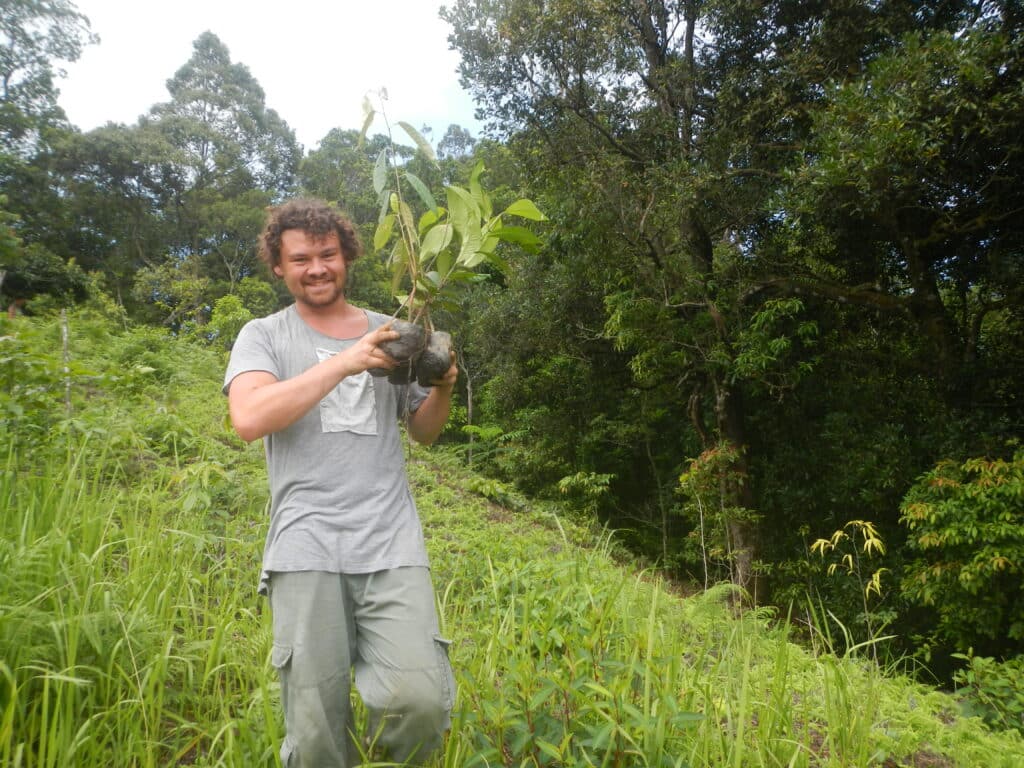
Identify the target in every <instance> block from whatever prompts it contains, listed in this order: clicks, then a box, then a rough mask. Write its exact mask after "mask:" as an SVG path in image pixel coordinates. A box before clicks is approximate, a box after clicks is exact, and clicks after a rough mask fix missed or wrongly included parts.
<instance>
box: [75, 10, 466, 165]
mask: <svg viewBox="0 0 1024 768" xmlns="http://www.w3.org/2000/svg"><path fill="white" fill-rule="evenodd" d="M74 4H75V5H76V6H77V7H78V9H79V11H81V13H83V14H84V15H85V16H87V17H88V18H89V21H90V22H91V24H92V29H93V32H95V33H97V34H98V35H99V36H100V42H99V44H97V45H91V46H88V47H86V49H85V51H84V52H83V54H82V57H81V58H80V59H79V60H78V61H77V62H75V63H74V64H70V65H65V69H66V70H67V73H68V75H67V77H66V78H64V79H61V80H59V81H58V83H57V85H58V88H59V89H60V104H61V106H62V107H63V108H64V110H65V112H67V115H68V119H70V120H71V122H72V123H73V124H75V125H76V126H78V127H79V128H80V129H82V130H83V131H88V130H90V129H92V128H96V127H98V126H100V125H103V124H104V123H107V122H117V123H127V124H132V123H134V122H135V121H136V120H137V119H138V118H139V116H140V115H143V114H145V113H146V112H148V111H149V108H150V107H151V106H152V105H153V104H156V103H158V102H163V101H167V100H168V99H169V94H168V93H167V88H166V85H165V84H166V82H167V80H168V79H169V78H170V77H172V76H173V75H174V73H175V72H176V71H177V70H178V69H179V68H180V67H181V66H182V65H183V64H185V62H186V61H188V59H189V58H190V57H191V56H192V43H193V42H194V41H195V40H196V38H198V37H199V35H201V34H202V33H203V32H204V31H206V30H209V31H211V32H213V33H214V34H215V35H217V37H219V38H220V39H221V41H222V42H223V43H224V44H225V45H226V46H227V47H228V50H229V52H230V54H231V61H232V62H234V63H241V64H245V65H246V66H247V67H248V68H249V71H250V72H251V73H252V75H253V76H254V77H255V78H256V80H257V81H258V82H259V84H260V85H261V86H262V88H263V90H264V92H265V93H266V104H267V106H268V107H270V108H272V109H275V110H276V111H277V112H278V114H279V115H280V116H281V117H282V118H283V119H284V120H285V121H286V122H287V123H288V125H289V126H291V128H292V129H293V130H294V131H295V134H296V137H297V138H298V140H299V143H301V144H302V145H303V146H304V147H305V148H306V149H307V150H310V149H315V148H316V145H317V144H318V143H319V141H320V140H321V139H322V138H323V137H324V135H325V134H326V133H327V132H328V131H329V130H330V129H331V128H336V127H337V128H352V129H359V128H360V127H361V125H362V119H363V112H362V104H363V96H364V95H365V94H366V93H367V92H368V91H376V90H379V89H381V88H386V89H387V92H388V96H389V99H388V101H387V103H386V104H385V108H386V109H387V114H388V118H389V119H390V120H391V121H392V123H394V122H396V121H398V120H405V121H407V122H409V123H411V124H412V125H414V126H416V127H417V128H419V127H421V126H423V125H428V126H430V127H431V128H432V129H433V135H432V136H431V137H430V138H431V139H432V141H433V143H435V144H436V143H437V141H438V140H439V139H440V138H441V136H443V135H444V132H445V130H446V129H447V128H448V126H449V124H451V123H457V124H459V125H461V126H462V127H464V128H469V130H470V132H471V133H472V134H473V135H474V136H479V134H480V125H479V123H478V122H477V121H476V120H475V119H474V117H473V103H472V100H471V99H470V98H469V96H468V95H467V94H466V93H464V92H463V91H462V89H461V88H460V86H459V82H458V75H457V73H456V68H457V67H458V64H459V56H458V54H457V53H456V52H454V51H450V50H448V41H447V36H448V33H449V27H448V25H447V24H446V23H445V22H444V21H442V20H441V19H440V18H438V9H439V8H440V6H441V5H442V4H443V2H438V0H333V1H331V0H278V2H275V3H266V4H263V3H259V2H253V0H159V1H158V2H157V1H154V0H134V1H132V0H74ZM383 128H384V124H383V122H382V121H379V118H378V122H377V123H375V124H374V127H373V129H371V132H373V133H375V132H378V131H379V132H382V131H383ZM395 138H396V139H399V140H402V139H404V134H402V132H401V131H399V133H398V134H396V136H395Z"/></svg>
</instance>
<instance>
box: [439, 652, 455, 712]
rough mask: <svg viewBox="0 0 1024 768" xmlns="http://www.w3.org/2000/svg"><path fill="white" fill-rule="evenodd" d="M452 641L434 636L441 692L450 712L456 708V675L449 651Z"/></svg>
mask: <svg viewBox="0 0 1024 768" xmlns="http://www.w3.org/2000/svg"><path fill="white" fill-rule="evenodd" d="M451 644H452V641H451V640H445V639H444V638H443V637H441V636H440V635H434V648H435V649H436V650H437V671H438V676H439V677H440V678H441V690H442V691H443V693H444V703H445V707H446V708H447V710H448V712H449V713H451V711H452V710H453V709H454V708H455V673H454V672H453V671H452V663H451V659H450V657H449V655H448V649H449V648H450V647H451Z"/></svg>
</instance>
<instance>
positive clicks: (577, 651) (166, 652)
mask: <svg viewBox="0 0 1024 768" xmlns="http://www.w3.org/2000/svg"><path fill="white" fill-rule="evenodd" d="M78 323H79V324H80V325H81V328H76V331H77V332H76V333H75V334H73V336H74V349H75V350H76V353H77V355H78V361H77V363H76V364H77V365H79V366H80V370H78V372H77V373H76V374H75V376H76V378H75V388H74V391H75V402H74V406H73V413H72V414H67V413H63V414H62V413H61V412H60V411H61V405H60V404H61V402H62V398H63V394H64V390H63V361H61V360H55V359H53V358H52V353H51V352H49V351H47V350H48V349H51V348H52V345H48V344H47V340H48V339H50V338H51V337H52V335H53V328H52V326H48V325H46V324H45V323H42V322H41V323H38V324H30V323H28V322H27V321H21V322H20V324H19V325H18V326H16V327H15V326H7V327H5V328H0V336H7V337H11V338H14V337H16V342H15V341H9V342H2V343H9V344H12V345H13V344H15V343H16V344H17V347H16V349H14V351H13V352H10V354H7V355H6V357H5V358H3V360H2V361H0V366H4V367H3V369H2V370H0V374H3V380H4V381H5V382H6V384H5V390H4V391H5V392H6V398H7V399H6V400H3V399H0V408H2V409H6V410H0V416H2V415H3V414H4V413H7V414H12V413H17V414H18V419H20V421H16V420H14V419H11V418H8V419H7V420H6V421H4V422H2V423H3V424H5V425H6V426H4V428H3V429H4V430H5V431H4V433H3V434H4V438H5V439H4V440H3V441H2V442H0V444H4V445H8V446H9V449H8V451H7V453H6V455H4V456H3V457H2V459H0V469H2V474H0V765H4V766H12V768H13V767H15V766H17V767H22V768H37V767H41V766H83V767H86V768H91V767H92V766H96V767H97V768H98V767H99V766H103V767H104V768H107V767H108V766H126V767H127V766H132V767H135V766H139V767H143V766H144V767H146V768H148V767H149V766H154V767H156V766H160V767H163V766H176V765H194V766H237V767H238V768H241V767H242V766H245V767H246V768H250V767H252V766H275V765H278V764H279V763H278V760H277V749H278V745H279V742H280V739H281V736H282V734H281V717H280V712H279V699H278V688H277V683H276V679H275V676H274V673H273V670H272V669H271V667H270V665H269V655H270V643H271V639H270V623H269V615H268V610H267V606H266V604H265V602H264V601H263V599H262V598H259V597H258V596H257V595H256V593H255V589H256V581H257V578H258V568H259V554H260V551H261V548H262V538H263V534H264V531H265V529H266V520H265V515H266V482H265V477H264V475H263V469H262V452H261V450H260V447H259V446H243V445H242V444H241V443H240V442H238V441H237V440H235V439H234V438H232V437H231V435H230V434H229V433H228V431H227V428H226V425H225V424H224V419H223V409H224V403H223V400H222V398H221V396H220V394H219V392H218V390H219V375H220V371H221V370H222V367H223V359H222V357H221V356H220V355H218V354H215V353H212V352H210V351H209V350H205V349H201V348H198V347H193V346H191V345H187V344H183V343H177V344H172V343H171V342H168V341H167V340H164V339H158V338H156V337H154V336H152V335H151V334H150V333H149V332H144V333H141V334H139V333H136V332H131V331H117V332H114V331H112V330H110V329H109V328H108V327H107V326H105V325H97V321H95V320H90V321H87V320H84V319H80V320H78ZM12 349H13V347H12ZM8 351H10V350H8ZM154 374H155V375H154ZM29 378H31V382H30V383H31V388H30V390H31V391H29V389H28V388H26V389H19V386H20V385H19V383H18V382H20V381H29ZM26 387H27V385H26ZM19 398H20V400H19ZM47 398H50V399H49V400H48V399H47ZM26 404H27V405H26ZM29 405H31V408H30V407H28V406H29ZM16 406H20V408H21V410H20V412H18V411H17V408H16ZM39 425H44V426H45V429H43V428H42V427H39ZM37 427H38V428H37ZM409 472H410V477H411V480H412V482H413V485H414V492H415V495H416V497H417V499H418V503H419V506H420V511H421V515H422V518H423V522H424V528H425V532H426V535H427V539H428V547H429V549H430V552H431V558H432V562H433V564H434V579H435V584H436V586H437V595H438V602H439V606H440V609H441V614H442V621H443V623H444V631H445V632H446V633H447V635H448V636H449V637H451V638H453V640H454V641H455V644H454V646H453V649H452V654H453V661H454V664H455V667H456V672H457V677H458V682H459V693H458V698H457V712H456V713H455V717H454V725H453V729H452V732H451V734H450V737H449V739H448V741H447V743H446V746H445V749H444V751H443V753H442V754H440V755H439V756H438V757H437V758H436V760H435V762H434V763H433V766H434V767H435V768H437V767H438V766H445V767H446V768H455V767H461V766H517V767H518V766H609V767H610V766H652V767H653V766H657V767H658V768H662V767H666V766H723V767H724V766H732V767H735V768H741V767H743V768H745V767H747V766H751V767H753V766H795V767H798V766H808V767H810V766H827V767H832V766H836V767H838V766H851V767H854V766H856V767H857V768H861V767H862V766H873V765H877V766H884V767H885V768H892V767H895V766H914V767H915V768H922V767H924V766H929V767H930V768H936V767H939V768H944V767H946V766H1007V767H1009V766H1017V765H1021V764H1022V762H1024V742H1022V739H1021V738H1020V736H1019V734H1017V733H1016V732H1014V731H1010V732H992V731H990V730H988V729H986V728H985V727H984V726H983V724H982V723H981V721H980V720H978V719H971V718H966V717H964V716H962V714H961V712H960V709H959V707H958V705H957V702H956V700H955V699H954V698H953V697H951V696H949V695H947V694H943V693H940V692H938V691H935V690H933V689H929V688H927V687H925V686H922V685H919V684H917V683H915V682H913V681H911V680H909V679H908V678H905V677H903V676H900V675H899V674H897V673H896V672H895V671H893V670H885V669H880V668H879V667H878V665H877V664H876V663H875V662H874V661H873V660H872V659H871V658H870V654H869V651H868V649H867V648H864V649H863V653H861V654H849V655H846V656H842V657H840V656H837V655H835V654H834V653H830V652H829V650H828V645H827V636H825V637H821V638H818V642H817V643H816V644H815V646H816V647H815V649H809V648H807V647H805V646H803V645H801V644H799V643H797V642H795V641H794V637H793V632H792V630H791V627H790V625H789V624H788V622H787V621H786V620H785V617H784V616H779V615H776V614H775V613H774V612H772V611H770V610H768V609H759V610H755V611H746V612H743V613H737V612H736V611H735V610H734V609H733V607H732V602H731V601H730V590H729V588H728V587H727V586H718V587H715V588H713V589H711V590H709V591H707V592H704V593H701V594H699V595H695V596H689V597H684V596H681V595H679V594H678V590H675V589H674V588H673V587H672V585H668V584H664V583H662V582H660V581H659V579H658V578H657V576H656V574H653V573H647V572H642V571H637V570H635V569H633V568H631V567H630V566H629V565H628V564H627V563H626V560H625V558H624V557H623V556H622V554H621V553H620V552H619V551H618V550H617V548H616V545H615V542H614V537H612V536H609V535H607V534H605V533H603V532H601V531H594V530H592V529H591V528H589V527H588V526H587V525H585V524H583V523H581V522H580V521H577V520H573V519H567V518H566V517H565V516H563V515H562V513H561V511H560V510H559V509H558V508H557V507H553V506H545V505H540V504H536V503H531V502H529V501H528V500H522V499H513V500H511V501H506V502H505V503H503V504H497V503H494V502H493V501H490V500H488V498H486V497H485V496H484V495H483V493H482V492H481V489H483V490H487V489H491V490H492V491H493V489H492V488H491V486H492V485H493V482H492V481H481V480H480V479H479V478H476V477H474V476H473V475H472V474H471V473H469V472H468V471H466V470H465V469H464V468H462V467H461V466H460V465H459V463H458V461H457V460H456V458H455V457H454V456H453V455H450V454H447V453H445V452H444V451H439V450H437V449H435V450H432V451H429V452H428V451H423V450H418V449H417V450H415V451H413V452H412V455H411V457H410V466H409ZM474 489H475V490H474ZM507 495H508V494H507V493H505V492H503V493H502V494H498V495H497V496H496V495H495V494H494V493H493V492H488V493H487V496H489V497H491V498H504V497H505V496H507ZM513 502H514V503H513Z"/></svg>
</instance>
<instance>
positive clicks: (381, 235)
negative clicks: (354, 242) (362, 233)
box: [373, 213, 395, 251]
mask: <svg viewBox="0 0 1024 768" xmlns="http://www.w3.org/2000/svg"><path fill="white" fill-rule="evenodd" d="M394 227H395V215H394V214H393V213H391V214H388V215H387V216H385V217H384V219H383V221H381V222H380V224H378V225H377V230H376V231H375V232H374V233H373V250H375V251H379V250H380V249H381V248H383V247H384V246H385V245H387V243H388V240H390V239H391V232H392V230H393V229H394Z"/></svg>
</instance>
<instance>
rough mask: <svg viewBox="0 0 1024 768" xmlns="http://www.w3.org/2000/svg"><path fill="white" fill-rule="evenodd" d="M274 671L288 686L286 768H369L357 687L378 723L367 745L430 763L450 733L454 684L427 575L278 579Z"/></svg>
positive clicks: (372, 724)
mask: <svg viewBox="0 0 1024 768" xmlns="http://www.w3.org/2000/svg"><path fill="white" fill-rule="evenodd" d="M269 592H270V607H271V611H272V612H273V621H274V648H273V658H272V661H273V664H274V666H275V667H276V668H277V670H278V671H279V673H280V677H281V702H282V705H283V708H284V717H285V739H284V743H283V744H282V746H281V762H282V764H283V765H284V766H285V767H286V768H350V767H351V766H356V765H360V763H361V761H362V758H361V756H360V748H359V744H360V742H359V741H358V740H357V737H356V735H355V733H354V722H353V716H352V707H351V699H350V693H351V687H352V682H353V677H354V682H355V686H356V689H357V690H358V692H359V694H360V696H361V697H362V700H363V704H364V705H365V706H366V709H367V711H368V713H369V732H368V733H367V734H365V739H364V740H363V742H362V744H363V745H364V746H363V750H362V751H364V752H365V750H366V746H365V745H366V744H367V743H373V744H375V745H376V748H377V749H380V748H383V750H384V751H385V753H386V756H387V758H388V759H389V760H393V761H396V762H399V763H404V762H409V761H411V760H416V761H417V762H422V761H426V760H427V758H429V757H430V755H431V753H433V752H434V751H435V750H436V749H437V748H438V747H439V746H440V745H441V741H442V739H443V737H444V733H445V731H447V730H448V728H449V727H450V725H451V718H450V715H451V710H452V706H453V704H454V698H455V679H454V676H453V675H452V668H451V665H450V664H449V661H448V644H449V643H448V641H447V640H444V639H442V638H441V636H440V632H439V629H438V622H437V612H436V610H435V607H434V591H433V587H432V585H431V582H430V571H429V570H428V569H427V568H396V569H394V570H389V571H379V572H377V573H370V574H361V575H345V574H337V573H325V572H323V571H297V572H275V573H272V574H271V575H270V584H269Z"/></svg>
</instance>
